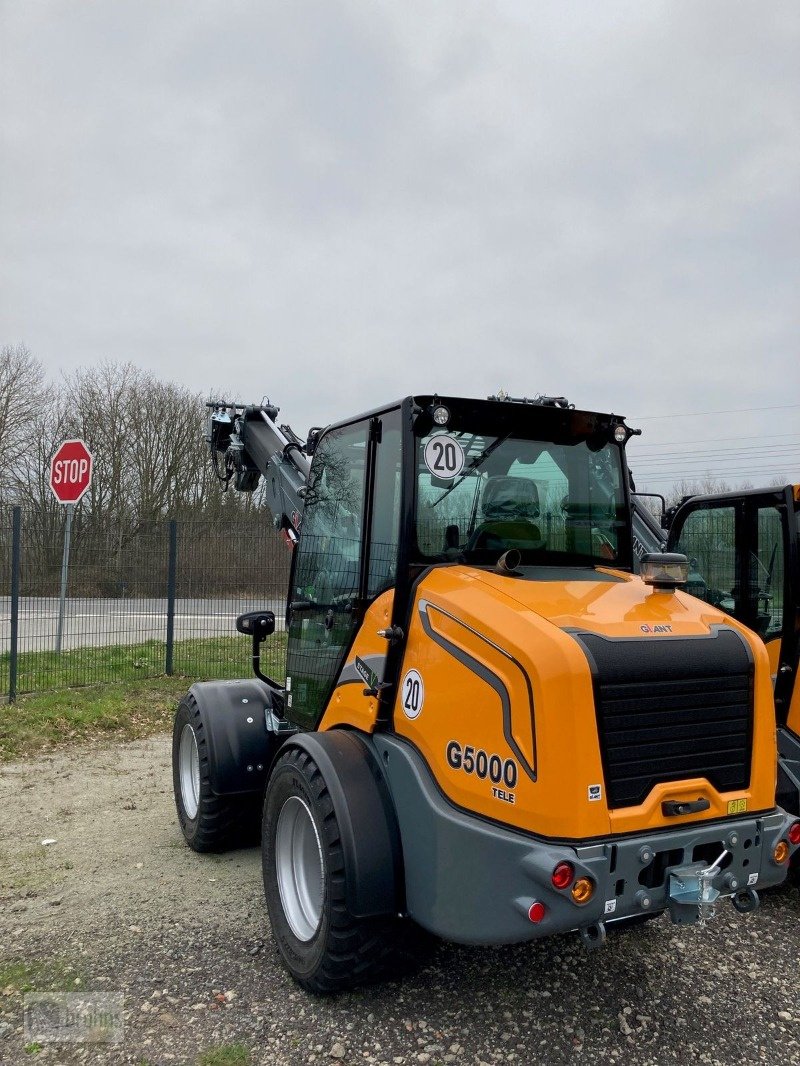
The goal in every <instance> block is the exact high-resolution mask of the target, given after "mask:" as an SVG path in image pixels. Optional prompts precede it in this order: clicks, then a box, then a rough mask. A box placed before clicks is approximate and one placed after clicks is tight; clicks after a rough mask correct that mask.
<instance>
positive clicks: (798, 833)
mask: <svg viewBox="0 0 800 1066" xmlns="http://www.w3.org/2000/svg"><path fill="white" fill-rule="evenodd" d="M789 843H791V844H800V822H795V823H794V825H792V826H790V828H789Z"/></svg>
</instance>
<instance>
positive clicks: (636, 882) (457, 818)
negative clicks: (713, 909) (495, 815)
mask: <svg viewBox="0 0 800 1066" xmlns="http://www.w3.org/2000/svg"><path fill="white" fill-rule="evenodd" d="M373 743H374V745H375V749H376V751H377V752H378V754H379V756H380V761H381V764H382V765H383V767H384V770H385V773H386V777H387V779H388V782H389V786H390V789H391V791H392V795H393V798H394V803H395V809H396V811H397V818H398V823H399V827H400V835H401V840H402V848H403V864H404V868H405V888H406V907H407V910H408V913H409V914H410V915H411V917H412V918H414V920H415V921H417V922H418V923H419V924H420V925H421V926H423V927H424V928H425V929H428V930H430V931H431V932H432V933H435V934H436V935H437V936H441V937H443V938H445V939H447V940H453V941H456V942H459V943H465V944H503V943H516V942H519V941H525V940H533V939H537V938H539V937H544V936H549V935H551V934H553V933H562V932H567V931H569V930H571V929H596V927H597V925H598V923H601V922H606V921H609V922H611V921H615V920H618V919H621V918H630V917H634V916H639V915H643V914H658V913H659V912H660V911H663V910H665V909H667V908H668V907H669V906H670V899H669V897H670V884H671V881H672V885H673V894H674V891H675V888H674V885H675V879H674V877H673V878H672V879H671V878H670V871H674V870H675V869H676V868H678V867H685V866H687V865H690V864H692V862H697V861H698V859H701V861H704V862H705V863H706V864H709V863H712V862H713V861H714V860H715V859H716V858H717V857H718V856H719V855H721V854H722V852H723V850H727V851H728V853H729V856H730V857H729V858H726V859H725V860H724V862H723V864H722V865H721V868H720V869H719V871H718V872H717V873H715V874H714V877H713V881H712V882H711V885H712V886H713V890H714V893H717V892H718V893H719V894H720V899H723V898H725V897H731V896H733V895H734V894H735V893H738V892H741V891H743V890H745V889H747V888H748V887H750V888H754V889H761V888H769V887H772V886H774V885H777V884H780V883H781V882H782V881H784V880H785V879H786V876H787V872H788V866H789V864H788V863H784V864H782V865H777V864H776V863H775V862H774V861H773V859H772V850H773V848H774V846H775V844H776V843H777V842H778V841H779V840H781V839H785V837H786V833H787V830H788V826H789V825H790V824H791V823H792V822H793V821H794V820H795V819H794V818H793V817H792V816H789V815H787V814H785V813H784V812H783V811H782V810H780V809H776V810H775V811H773V812H770V813H768V814H765V815H758V816H755V817H752V818H736V819H731V820H730V821H729V822H725V823H719V822H717V823H713V824H709V823H700V824H697V825H685V826H682V827H680V828H676V829H674V830H669V831H664V830H660V831H659V832H650V833H642V834H637V835H635V836H629V837H625V838H609V839H608V840H602V841H598V842H593V843H591V844H588V845H580V844H578V845H575V846H571V845H569V844H554V843H548V842H545V841H537V840H535V839H532V838H531V837H529V836H526V835H524V834H522V833H519V832H516V831H514V830H510V829H506V828H503V827H502V826H497V825H494V824H491V823H489V822H486V821H484V820H483V819H480V818H477V817H475V816H473V815H470V814H467V813H465V812H464V811H461V810H459V809H457V808H455V807H454V806H453V805H452V804H450V803H449V802H448V801H447V800H446V799H445V798H444V797H443V796H442V794H441V792H440V791H439V789H438V788H437V786H436V784H435V782H434V780H433V777H432V775H431V773H430V771H429V770H428V767H427V766H426V764H425V762H424V761H423V760H422V758H421V757H420V756H419V754H418V753H417V752H416V751H415V750H414V749H413V748H412V747H410V745H408V744H406V743H404V742H403V741H402V740H399V739H398V738H397V737H396V736H393V735H391V734H378V735H376V736H375V737H374V738H373ZM797 850H798V849H797V848H793V849H792V851H797ZM562 860H567V861H569V862H571V863H572V864H573V865H574V867H575V871H576V877H583V876H587V877H590V878H591V879H592V880H593V881H594V883H595V885H596V888H595V892H594V895H593V897H592V899H591V900H590V901H589V902H588V903H586V904H583V905H579V904H576V903H575V902H574V901H573V900H572V897H571V895H570V892H569V890H566V891H564V890H561V891H559V890H558V889H555V888H554V887H553V885H552V882H551V880H550V878H551V874H552V871H553V868H554V866H555V865H556V863H558V862H560V861H562ZM534 902H539V903H542V904H544V907H545V909H546V910H545V916H544V918H543V920H542V921H541V922H539V923H538V924H533V923H532V922H531V921H530V919H529V917H528V911H529V908H530V907H531V905H532V904H533V903H534ZM671 912H672V917H673V920H674V921H694V920H696V917H697V914H696V912H695V913H693V912H692V908H691V907H689V908H685V907H679V906H675V904H674V903H673V907H672V908H671Z"/></svg>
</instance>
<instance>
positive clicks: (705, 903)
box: [667, 848, 728, 925]
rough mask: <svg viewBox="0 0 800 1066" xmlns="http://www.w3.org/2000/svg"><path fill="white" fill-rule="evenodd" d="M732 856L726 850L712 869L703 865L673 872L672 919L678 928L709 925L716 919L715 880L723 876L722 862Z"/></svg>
mask: <svg viewBox="0 0 800 1066" xmlns="http://www.w3.org/2000/svg"><path fill="white" fill-rule="evenodd" d="M727 854H728V849H727V848H725V849H723V851H722V854H721V855H720V856H719V858H718V859H717V860H716V861H715V862H713V863H712V864H711V865H710V866H704V865H703V863H701V862H696V863H692V864H691V865H689V866H679V867H677V868H676V869H674V870H670V874H669V894H668V899H667V902H668V903H669V912H670V917H671V918H672V920H673V922H675V923H676V924H678V925H689V924H692V923H694V922H706V921H708V920H709V919H710V918H713V917H714V913H715V904H716V902H717V900H718V899H719V895H720V894H719V891H718V890H717V889H716V888H714V884H713V882H714V878H715V877H716V876H717V874H718V873H719V867H720V863H721V862H722V860H723V859H724V858H725V856H726V855H727Z"/></svg>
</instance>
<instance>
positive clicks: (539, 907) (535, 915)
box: [528, 900, 547, 925]
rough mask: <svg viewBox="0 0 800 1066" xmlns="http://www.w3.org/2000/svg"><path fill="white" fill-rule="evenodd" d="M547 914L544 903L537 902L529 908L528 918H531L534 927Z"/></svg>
mask: <svg viewBox="0 0 800 1066" xmlns="http://www.w3.org/2000/svg"><path fill="white" fill-rule="evenodd" d="M546 913H547V908H546V907H545V905H544V903H540V902H539V900H536V902H535V903H531V905H530V907H528V918H530V920H531V921H532V922H533V924H534V925H538V924H539V922H540V921H541V920H542V918H544V916H545V914H546Z"/></svg>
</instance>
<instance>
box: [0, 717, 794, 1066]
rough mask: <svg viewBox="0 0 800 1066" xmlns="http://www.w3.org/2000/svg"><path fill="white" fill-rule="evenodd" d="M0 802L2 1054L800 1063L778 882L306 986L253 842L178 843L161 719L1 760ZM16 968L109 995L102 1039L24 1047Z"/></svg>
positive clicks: (151, 1061) (48, 981) (189, 1059)
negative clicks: (681, 910)
mask: <svg viewBox="0 0 800 1066" xmlns="http://www.w3.org/2000/svg"><path fill="white" fill-rule="evenodd" d="M0 810H2V811H3V817H2V819H0V1062H2V1063H3V1064H4V1066H6V1064H7V1066H21V1064H23V1063H27V1064H30V1063H31V1062H33V1061H36V1062H43V1063H49V1064H56V1063H58V1064H62V1066H76V1064H83V1063H90V1064H92V1066H104V1064H106V1063H108V1064H129V1066H142V1064H147V1066H173V1064H174V1066H190V1064H191V1066H196V1064H197V1063H198V1062H199V1060H200V1055H201V1054H202V1053H204V1052H207V1051H209V1050H211V1049H214V1048H220V1047H227V1048H228V1049H229V1050H230V1047H231V1045H241V1046H242V1048H243V1049H246V1051H247V1053H248V1054H249V1056H250V1059H249V1061H250V1062H252V1063H253V1064H254V1066H300V1064H306V1063H308V1064H311V1063H314V1064H316V1066H324V1064H332V1066H337V1064H338V1063H342V1064H346V1066H353V1064H361V1063H365V1064H371V1066H372V1064H374V1066H378V1064H381V1066H406V1064H410V1066H415V1064H419V1066H442V1064H445V1063H447V1064H450V1063H454V1064H456V1066H480V1064H482V1063H483V1064H488V1066H500V1064H503V1066H505V1064H506V1063H509V1064H514V1066H528V1064H534V1063H537V1064H538V1063H542V1064H547V1066H551V1064H559V1063H567V1062H569V1063H573V1062H575V1063H585V1064H592V1066H593V1064H595V1063H620V1064H622V1063H625V1064H626V1066H627V1064H629V1063H630V1064H651V1066H665V1064H670V1063H682V1064H685V1063H689V1062H699V1063H707V1064H724V1066H740V1064H744V1063H768V1064H775V1066H778V1064H781V1066H783V1064H788V1063H800V962H799V961H798V960H799V959H800V890H798V887H797V886H789V887H785V888H783V889H780V890H778V891H776V892H772V893H770V894H767V895H766V896H765V897H764V899H763V902H762V907H761V910H760V911H759V912H758V913H756V914H754V915H750V916H746V917H745V916H741V915H738V914H736V913H735V912H734V911H733V909H732V908H731V907H730V906H727V905H726V906H725V907H724V908H722V909H721V911H720V913H719V914H718V915H717V917H716V918H715V919H714V920H713V921H712V922H710V923H709V924H708V925H707V926H705V927H703V928H701V927H698V926H691V927H676V926H673V925H671V924H670V923H669V921H668V920H667V919H666V918H664V917H662V918H659V919H658V920H656V921H653V922H650V923H648V924H647V925H645V926H643V927H640V928H636V929H630V930H628V931H626V932H618V933H617V934H615V935H613V936H612V935H609V939H608V942H607V943H606V945H605V947H604V948H602V949H601V950H598V951H594V952H587V951H586V950H585V949H584V948H583V947H582V946H581V944H580V943H579V941H578V938H577V937H576V936H575V935H567V936H560V937H555V938H552V939H550V940H545V941H541V942H539V943H537V944H531V945H521V946H516V947H505V948H499V949H468V948H461V947H456V946H454V945H450V944H441V945H439V946H438V947H437V948H436V949H435V950H434V952H433V954H432V955H431V956H430V958H429V959H428V960H427V961H426V962H425V964H424V965H423V966H422V967H421V969H420V970H419V971H418V972H417V973H416V974H414V975H412V976H410V977H408V978H406V979H404V980H403V981H394V982H388V983H385V984H381V985H376V986H373V987H368V988H364V989H361V990H357V991H354V992H349V993H346V994H343V995H339V996H335V997H325V998H319V997H313V996H310V995H308V994H307V993H305V992H303V991H301V990H300V989H299V988H298V987H297V986H296V985H294V984H293V982H292V981H291V980H290V978H289V977H288V976H287V975H286V973H285V971H284V970H283V968H282V966H281V965H280V963H279V960H278V957H277V954H276V952H275V949H274V947H273V945H272V941H271V939H270V936H269V929H268V923H267V918H266V914H265V908H264V903H263V895H262V888H261V883H260V857H259V853H258V851H257V850H250V851H235V852H231V853H229V854H226V855H219V856H216V855H211V856H199V855H195V854H194V853H193V852H191V851H189V850H188V848H186V846H185V845H184V843H183V840H182V837H181V835H180V833H179V830H178V827H177V823H176V818H175V810H174V805H173V800H172V788H171V777H170V743H169V739H168V738H167V737H163V736H162V737H156V738H153V739H150V740H146V741H139V742H136V743H133V744H127V745H118V746H114V747H108V748H106V749H105V750H100V751H98V750H88V749H87V750H80V751H77V752H76V751H65V752H64V753H63V754H58V755H55V756H53V757H50V758H43V759H38V760H36V761H33V762H29V763H25V764H20V765H17V766H7V767H0ZM43 840H52V841H54V843H51V844H47V845H43V844H42V841H43ZM15 967H16V969H15ZM3 973H5V974H6V975H7V976H6V978H5V981H6V982H8V983H7V984H5V987H4V979H3V978H2V974H3ZM8 975H16V976H12V978H11V979H9V976H8ZM26 975H27V976H26ZM26 980H27V981H28V983H30V984H31V985H32V986H33V989H34V990H36V991H43V990H45V989H48V988H52V987H57V988H62V989H63V988H68V989H70V990H72V991H73V992H74V991H76V990H78V991H80V992H82V993H83V994H84V995H86V996H92V995H96V994H97V993H99V992H106V993H109V992H110V993H114V994H116V995H119V996H122V1004H123V1011H122V1021H123V1025H124V1032H123V1034H122V1040H121V1042H120V1043H119V1044H118V1045H116V1046H113V1047H109V1048H103V1047H102V1046H100V1045H97V1044H84V1045H77V1046H69V1045H59V1046H56V1045H49V1044H46V1045H44V1046H43V1049H42V1050H41V1051H40V1052H39V1053H38V1054H37V1055H36V1057H35V1058H33V1057H32V1056H31V1055H30V1054H28V1053H26V1051H25V1050H24V1049H25V1041H26V1037H25V1034H24V1031H23V1026H22V1017H23V1015H22V1011H23V995H24V992H23V987H24V983H25V981H26ZM218 1061H226V1062H231V1061H239V1060H236V1059H225V1060H222V1059H221V1060H218Z"/></svg>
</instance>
